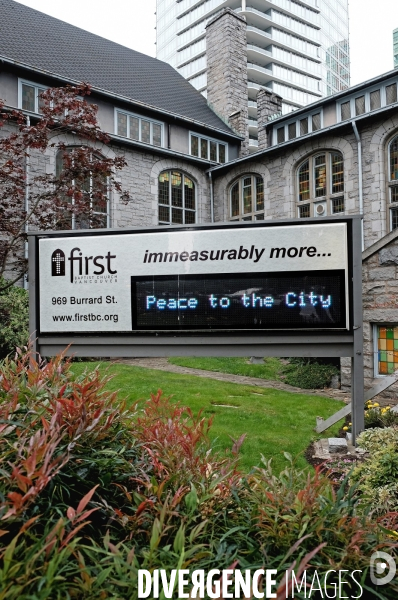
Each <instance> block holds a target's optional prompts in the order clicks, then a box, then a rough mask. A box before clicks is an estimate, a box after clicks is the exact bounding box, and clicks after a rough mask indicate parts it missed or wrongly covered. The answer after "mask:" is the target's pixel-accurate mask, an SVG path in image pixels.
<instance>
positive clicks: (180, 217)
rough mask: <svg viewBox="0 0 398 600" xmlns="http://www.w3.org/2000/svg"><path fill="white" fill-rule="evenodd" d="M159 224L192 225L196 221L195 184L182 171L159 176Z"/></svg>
mask: <svg viewBox="0 0 398 600" xmlns="http://www.w3.org/2000/svg"><path fill="white" fill-rule="evenodd" d="M158 183H159V188H158V189H159V195H158V204H159V224H165V225H169V224H171V223H175V224H180V225H183V224H190V223H195V221H196V198H195V183H194V182H193V180H192V179H191V178H190V177H188V176H187V175H185V174H184V173H181V172H180V171H163V173H161V174H160V175H159V182H158Z"/></svg>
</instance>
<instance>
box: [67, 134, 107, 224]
mask: <svg viewBox="0 0 398 600" xmlns="http://www.w3.org/2000/svg"><path fill="white" fill-rule="evenodd" d="M68 148H71V149H73V148H76V146H67V147H66V149H65V150H66V151H67V150H68ZM63 153H64V150H57V152H56V153H55V169H57V158H58V155H59V154H63ZM92 154H97V155H100V152H96V151H95V149H92ZM56 176H57V175H56ZM72 184H73V185H74V180H72ZM92 189H93V178H92V174H90V190H89V194H90V209H91V208H92V205H93V202H92ZM106 191H107V193H106V197H107V201H106V213H103V212H100V211H93V214H95V215H105V216H106V225H105V227H91V224H90V227H89V229H93V230H95V229H109V228H110V227H111V193H110V185H109V176H107V178H106ZM74 203H75V198H74V196H72V198H71V204H72V205H73V204H74ZM79 229H87V228H83V227H76V216H75V214H73V213H72V215H71V229H70V231H78V230H79Z"/></svg>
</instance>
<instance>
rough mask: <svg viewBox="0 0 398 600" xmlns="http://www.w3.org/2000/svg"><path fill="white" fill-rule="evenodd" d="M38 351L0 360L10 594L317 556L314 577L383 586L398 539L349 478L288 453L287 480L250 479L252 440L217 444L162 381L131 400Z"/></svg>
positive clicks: (1, 489)
mask: <svg viewBox="0 0 398 600" xmlns="http://www.w3.org/2000/svg"><path fill="white" fill-rule="evenodd" d="M30 358H31V357H29V356H28V355H23V354H22V353H21V352H20V351H19V352H18V354H17V358H16V359H15V360H10V359H6V360H5V361H4V363H3V365H2V366H1V367H0V519H1V523H2V525H1V527H2V530H1V532H0V533H1V536H0V545H1V547H0V590H1V594H2V596H0V597H3V598H7V600H27V599H28V598H35V599H36V600H45V599H49V598H51V600H53V599H54V600H58V599H59V600H61V599H64V598H65V599H69V598H70V599H73V598H78V599H79V600H80V599H81V600H97V599H98V598H100V599H101V598H104V599H106V598H109V599H111V598H114V599H116V598H117V599H118V600H123V599H124V598H125V599H129V600H137V570H138V569H139V568H141V569H148V570H152V569H156V568H163V569H167V570H170V569H177V568H178V569H180V568H183V569H184V568H187V569H192V570H193V569H204V570H210V569H211V568H219V569H224V568H228V567H230V566H231V565H235V566H236V565H239V568H242V569H245V568H247V569H255V568H258V567H259V566H261V565H264V564H266V567H267V568H269V569H272V568H275V569H277V570H278V572H279V574H280V573H284V572H285V571H286V570H287V569H288V568H289V567H290V566H291V565H292V564H294V565H299V566H298V567H297V571H298V572H300V571H302V569H303V568H305V566H308V563H309V562H310V564H311V567H309V566H308V569H309V570H310V571H309V573H308V575H309V574H310V572H311V569H312V570H313V569H316V570H317V572H318V574H319V576H322V574H324V573H326V571H330V569H336V570H338V569H349V570H352V569H356V568H358V569H362V570H363V571H364V574H363V585H365V586H366V585H367V588H366V589H367V590H370V591H371V586H370V587H369V584H368V583H367V577H368V574H367V569H368V563H369V556H370V555H371V554H372V552H373V551H374V549H375V548H377V549H385V550H388V551H391V552H393V550H392V546H393V542H392V541H391V537H389V536H390V535H391V534H385V533H383V531H382V530H381V529H380V528H379V527H378V524H377V522H376V521H375V520H372V519H371V518H369V517H368V516H366V515H361V516H358V514H357V500H356V498H355V496H354V494H353V492H352V491H349V490H348V491H347V490H346V486H345V485H343V486H342V487H341V488H340V489H339V490H338V492H337V493H336V492H335V491H334V490H333V487H332V486H331V484H330V482H329V480H328V479H327V478H326V477H325V476H324V475H322V474H321V472H320V471H319V469H318V470H316V471H315V473H308V472H304V471H299V470H297V469H296V468H295V466H294V463H293V461H292V460H291V459H290V457H289V456H287V458H288V459H289V461H290V462H289V465H288V467H287V468H286V469H285V471H284V472H282V473H281V474H280V475H279V476H278V477H277V476H275V475H274V474H273V473H272V469H271V465H270V463H268V462H266V461H265V465H264V468H262V469H256V470H255V471H254V472H253V473H252V474H250V475H249V476H247V477H244V476H243V474H242V473H240V472H239V471H238V469H237V467H236V464H237V457H238V450H239V444H240V443H241V442H242V440H239V441H238V442H235V444H234V446H233V448H232V451H231V452H230V454H229V455H227V456H223V455H220V454H215V453H214V452H212V450H211V447H210V445H209V441H208V437H207V432H208V429H209V427H210V426H211V420H208V419H203V418H202V417H201V415H198V416H194V415H192V413H190V411H189V410H188V409H185V408H184V407H181V406H179V405H178V404H177V405H176V404H172V403H171V402H170V398H166V397H164V396H163V394H162V393H161V392H160V391H159V392H158V393H157V394H155V395H151V397H150V399H149V400H147V401H146V402H145V403H144V407H143V408H142V409H141V410H138V409H137V408H136V407H135V406H133V407H126V406H124V404H123V403H122V402H120V401H119V400H118V399H117V397H116V396H115V394H111V393H109V392H107V391H106V382H107V380H106V379H103V380H101V379H100V377H99V375H98V372H97V371H96V370H94V371H93V372H91V373H85V374H83V375H82V376H79V377H77V376H74V375H73V373H72V372H71V365H70V362H69V361H67V360H64V359H63V357H62V356H59V357H57V358H55V359H54V360H52V361H50V362H49V363H48V364H38V363H35V362H34V361H32V360H30ZM389 526H390V529H391V530H392V529H394V527H391V524H390V525H389ZM297 571H296V573H297ZM279 577H281V575H279ZM278 583H279V585H280V592H279V596H278V597H279V598H283V597H285V596H283V593H284V591H285V587H284V582H283V581H279V582H278ZM330 583H331V584H332V583H333V582H332V579H331V578H330ZM345 585H346V588H345V589H348V583H347V584H345ZM356 591H358V590H357V589H356ZM397 591H398V588H397V586H395V587H392V588H391V591H390V590H386V591H384V590H383V594H384V595H383V594H381V593H380V595H379V596H378V597H379V598H391V599H392V598H395V597H396V593H397ZM174 597H176V596H174ZM296 597H298V598H299V597H300V596H296ZM368 597H372V596H368Z"/></svg>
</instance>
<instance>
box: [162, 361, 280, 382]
mask: <svg viewBox="0 0 398 600" xmlns="http://www.w3.org/2000/svg"><path fill="white" fill-rule="evenodd" d="M169 363H171V364H172V365H179V366H181V367H189V368H191V369H203V370H205V371H217V372H220V373H232V374H233V375H244V376H245V377H259V378H260V379H269V380H273V381H276V380H279V379H280V374H281V371H282V368H283V366H282V364H281V362H280V360H279V359H278V358H265V359H264V363H262V364H258V365H256V364H252V363H250V362H249V361H248V359H247V358H216V357H205V358H195V357H193V356H188V357H180V356H176V357H172V358H169Z"/></svg>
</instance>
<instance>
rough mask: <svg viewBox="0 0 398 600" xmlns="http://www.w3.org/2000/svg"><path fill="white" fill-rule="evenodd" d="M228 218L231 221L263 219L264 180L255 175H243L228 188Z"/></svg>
mask: <svg viewBox="0 0 398 600" xmlns="http://www.w3.org/2000/svg"><path fill="white" fill-rule="evenodd" d="M229 218H230V220H232V221H253V220H255V221H258V220H262V219H264V181H263V178H262V177H258V176H257V175H244V176H243V177H241V178H240V179H239V180H238V181H236V182H235V183H234V184H233V185H232V187H231V189H230V208H229Z"/></svg>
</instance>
